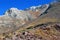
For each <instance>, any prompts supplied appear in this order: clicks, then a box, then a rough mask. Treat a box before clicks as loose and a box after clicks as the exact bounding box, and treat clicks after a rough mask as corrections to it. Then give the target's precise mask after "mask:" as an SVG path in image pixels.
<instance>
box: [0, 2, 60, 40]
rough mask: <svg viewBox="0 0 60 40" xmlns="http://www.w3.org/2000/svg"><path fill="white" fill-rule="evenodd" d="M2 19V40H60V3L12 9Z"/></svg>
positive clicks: (0, 29) (0, 26)
mask: <svg viewBox="0 0 60 40" xmlns="http://www.w3.org/2000/svg"><path fill="white" fill-rule="evenodd" d="M0 19H1V20H0V34H1V35H0V40H3V39H4V40H15V39H16V40H60V2H56V3H51V4H45V5H41V6H40V5H39V6H36V7H35V6H33V7H30V8H28V9H25V10H18V9H17V8H11V9H9V10H7V11H6V12H5V15H4V16H1V17H0Z"/></svg>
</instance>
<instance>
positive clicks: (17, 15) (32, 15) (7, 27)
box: [0, 4, 49, 33]
mask: <svg viewBox="0 0 60 40" xmlns="http://www.w3.org/2000/svg"><path fill="white" fill-rule="evenodd" d="M48 7H49V4H45V5H41V6H40V5H39V6H35V7H30V8H28V9H29V10H28V9H26V10H19V9H17V8H10V9H9V10H7V11H6V12H5V15H3V16H1V17H0V33H5V32H10V31H14V30H16V29H18V28H19V27H20V26H22V25H24V24H26V23H28V22H30V21H33V20H35V19H36V18H38V17H39V16H40V15H41V14H43V13H44V12H45V11H46V10H47V9H48ZM1 31H2V32H1Z"/></svg>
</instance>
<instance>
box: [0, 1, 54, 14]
mask: <svg viewBox="0 0 60 40" xmlns="http://www.w3.org/2000/svg"><path fill="white" fill-rule="evenodd" d="M52 1H53V0H0V15H3V14H4V13H5V11H6V10H8V9H10V8H12V7H15V8H18V9H26V8H29V7H31V6H37V5H42V4H47V3H50V2H52Z"/></svg>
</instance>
